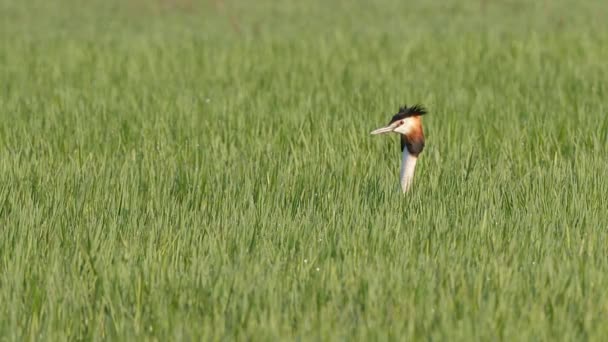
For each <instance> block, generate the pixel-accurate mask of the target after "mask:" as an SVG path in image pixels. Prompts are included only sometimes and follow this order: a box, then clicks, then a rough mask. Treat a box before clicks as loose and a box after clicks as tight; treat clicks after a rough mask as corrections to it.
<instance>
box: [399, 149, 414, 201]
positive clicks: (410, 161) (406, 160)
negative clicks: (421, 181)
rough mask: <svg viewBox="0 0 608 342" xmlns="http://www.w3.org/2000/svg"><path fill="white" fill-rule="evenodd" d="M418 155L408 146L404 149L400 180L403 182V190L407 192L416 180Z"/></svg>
mask: <svg viewBox="0 0 608 342" xmlns="http://www.w3.org/2000/svg"><path fill="white" fill-rule="evenodd" d="M416 161H418V158H417V157H414V156H413V155H411V154H410V153H409V152H408V151H407V148H404V149H403V158H402V160H401V173H400V175H399V180H400V182H401V190H402V191H403V192H404V193H406V192H407V191H408V190H409V189H410V187H411V185H412V182H413V180H414V169H416Z"/></svg>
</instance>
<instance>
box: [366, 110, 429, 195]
mask: <svg viewBox="0 0 608 342" xmlns="http://www.w3.org/2000/svg"><path fill="white" fill-rule="evenodd" d="M426 113H427V111H426V109H425V108H424V107H423V106H422V105H414V106H412V107H408V106H407V105H405V106H403V107H400V108H399V112H398V113H397V114H395V115H393V117H392V118H391V121H390V122H389V123H388V125H387V126H385V127H382V128H378V129H376V130H373V131H372V132H371V133H370V134H372V135H376V134H386V133H391V132H394V133H397V134H399V135H400V136H401V153H402V157H401V171H400V173H399V183H400V185H401V190H402V192H403V193H406V192H408V191H409V190H410V189H411V187H412V183H413V181H414V170H415V169H416V162H417V161H418V156H419V155H420V153H422V150H423V149H424V130H423V129H422V118H421V116H422V115H424V114H426Z"/></svg>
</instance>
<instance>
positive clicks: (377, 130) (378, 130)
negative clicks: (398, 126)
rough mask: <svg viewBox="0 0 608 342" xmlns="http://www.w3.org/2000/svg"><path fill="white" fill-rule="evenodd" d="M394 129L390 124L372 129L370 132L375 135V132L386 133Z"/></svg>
mask: <svg viewBox="0 0 608 342" xmlns="http://www.w3.org/2000/svg"><path fill="white" fill-rule="evenodd" d="M394 130H395V127H394V126H392V125H390V126H386V127H382V128H378V129H376V130H373V131H372V132H371V133H370V134H372V135H376V134H386V133H390V132H392V131H394Z"/></svg>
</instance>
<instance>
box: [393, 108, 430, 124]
mask: <svg viewBox="0 0 608 342" xmlns="http://www.w3.org/2000/svg"><path fill="white" fill-rule="evenodd" d="M424 114H426V109H424V107H422V106H420V105H413V106H411V107H408V106H407V105H405V106H403V107H401V108H399V113H397V114H395V115H394V116H393V118H392V119H391V123H393V122H395V121H397V120H401V119H405V118H409V117H410V116H418V115H424Z"/></svg>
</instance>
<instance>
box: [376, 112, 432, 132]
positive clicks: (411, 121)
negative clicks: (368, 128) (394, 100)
mask: <svg viewBox="0 0 608 342" xmlns="http://www.w3.org/2000/svg"><path fill="white" fill-rule="evenodd" d="M424 114H426V109H424V108H423V107H421V106H417V105H415V106H412V107H407V106H403V107H401V108H399V112H398V113H397V114H395V115H393V118H392V119H391V121H390V122H389V124H388V125H387V126H385V127H382V128H378V129H376V130H374V131H372V132H371V134H386V133H391V132H395V133H399V134H403V135H409V134H410V133H412V132H414V131H417V130H419V129H421V128H422V123H421V120H420V116H421V115H424Z"/></svg>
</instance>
